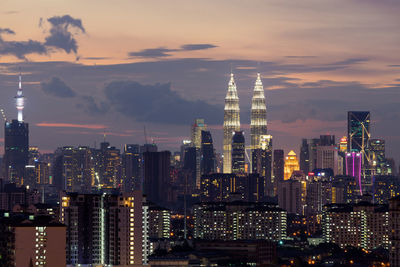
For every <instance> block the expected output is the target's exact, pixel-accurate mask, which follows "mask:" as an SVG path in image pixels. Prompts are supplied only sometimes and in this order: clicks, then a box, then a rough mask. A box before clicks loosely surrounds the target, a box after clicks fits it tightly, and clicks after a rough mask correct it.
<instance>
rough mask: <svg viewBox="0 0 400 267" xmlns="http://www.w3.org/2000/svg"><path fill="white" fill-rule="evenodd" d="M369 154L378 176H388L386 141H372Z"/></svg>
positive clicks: (370, 141)
mask: <svg viewBox="0 0 400 267" xmlns="http://www.w3.org/2000/svg"><path fill="white" fill-rule="evenodd" d="M369 152H370V157H371V163H372V166H373V167H374V168H375V171H376V174H377V175H388V173H387V171H386V170H387V168H386V165H387V162H386V157H385V140H383V139H370V140H369Z"/></svg>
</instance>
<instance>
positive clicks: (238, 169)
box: [232, 131, 245, 173]
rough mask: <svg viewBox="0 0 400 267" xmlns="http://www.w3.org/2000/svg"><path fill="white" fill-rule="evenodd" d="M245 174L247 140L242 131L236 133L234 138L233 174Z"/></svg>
mask: <svg viewBox="0 0 400 267" xmlns="http://www.w3.org/2000/svg"><path fill="white" fill-rule="evenodd" d="M244 172H245V140H244V134H243V132H241V131H235V133H234V135H233V137H232V173H244Z"/></svg>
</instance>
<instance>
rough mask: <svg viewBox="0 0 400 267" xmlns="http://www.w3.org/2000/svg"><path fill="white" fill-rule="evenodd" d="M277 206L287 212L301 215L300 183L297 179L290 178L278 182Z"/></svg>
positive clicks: (302, 206)
mask: <svg viewBox="0 0 400 267" xmlns="http://www.w3.org/2000/svg"><path fill="white" fill-rule="evenodd" d="M277 195H278V203H279V207H280V208H282V209H284V210H286V211H287V212H288V213H294V214H299V215H303V212H304V210H303V208H304V204H305V203H304V202H303V201H302V185H301V182H300V181H298V180H294V179H290V180H285V181H280V182H278V194H277Z"/></svg>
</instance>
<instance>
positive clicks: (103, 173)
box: [98, 142, 122, 188]
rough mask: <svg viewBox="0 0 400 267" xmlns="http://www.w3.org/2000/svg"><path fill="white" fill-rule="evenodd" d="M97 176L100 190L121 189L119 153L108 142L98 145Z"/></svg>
mask: <svg viewBox="0 0 400 267" xmlns="http://www.w3.org/2000/svg"><path fill="white" fill-rule="evenodd" d="M99 153H100V158H99V162H100V165H98V174H99V180H100V187H101V188H121V187H122V181H121V178H122V170H121V153H120V150H119V149H117V148H115V147H114V146H110V143H108V142H102V143H100V151H99Z"/></svg>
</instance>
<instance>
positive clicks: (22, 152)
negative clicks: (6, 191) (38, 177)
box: [3, 75, 29, 186]
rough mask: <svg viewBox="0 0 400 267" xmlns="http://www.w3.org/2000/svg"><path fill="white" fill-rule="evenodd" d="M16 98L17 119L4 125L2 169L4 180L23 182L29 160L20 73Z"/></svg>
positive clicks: (27, 130)
mask: <svg viewBox="0 0 400 267" xmlns="http://www.w3.org/2000/svg"><path fill="white" fill-rule="evenodd" d="M15 99H16V107H17V110H18V120H12V121H11V122H9V121H6V123H5V127H4V158H3V170H4V178H5V180H6V181H9V182H12V183H16V184H17V186H21V185H23V184H24V174H25V166H26V165H27V164H28V161H29V125H28V123H25V122H24V120H23V114H22V112H23V109H24V96H23V95H22V83H21V75H20V76H19V86H18V91H17V95H16V96H15Z"/></svg>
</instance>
